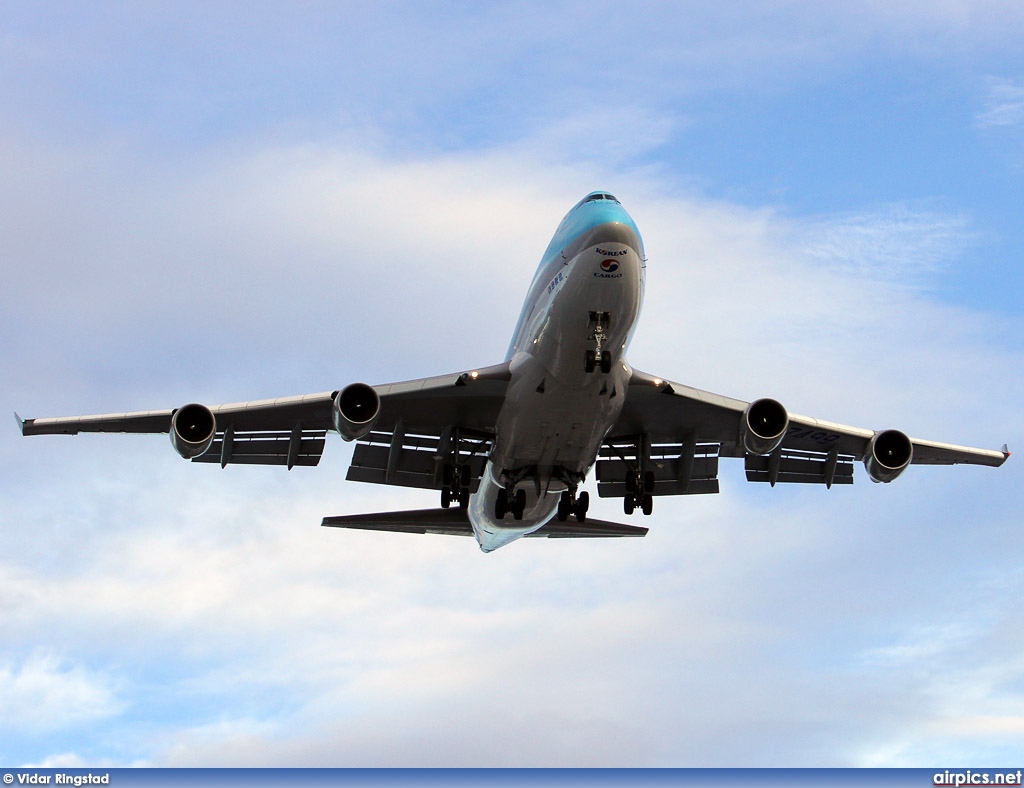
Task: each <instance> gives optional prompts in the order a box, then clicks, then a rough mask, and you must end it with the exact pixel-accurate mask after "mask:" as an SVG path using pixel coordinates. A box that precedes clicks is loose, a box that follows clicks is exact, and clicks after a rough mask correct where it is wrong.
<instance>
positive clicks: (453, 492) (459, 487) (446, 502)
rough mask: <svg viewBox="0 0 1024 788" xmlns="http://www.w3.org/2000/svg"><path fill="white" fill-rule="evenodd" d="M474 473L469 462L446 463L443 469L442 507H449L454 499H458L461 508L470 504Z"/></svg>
mask: <svg viewBox="0 0 1024 788" xmlns="http://www.w3.org/2000/svg"><path fill="white" fill-rule="evenodd" d="M472 481H473V474H472V471H471V470H470V467H469V463H465V464H463V465H453V464H451V463H445V465H444V468H443V469H442V470H441V484H442V485H443V486H442V487H441V508H442V509H447V508H448V507H449V506H451V505H452V501H458V503H459V508H460V509H465V508H467V507H468V506H469V486H470V484H472Z"/></svg>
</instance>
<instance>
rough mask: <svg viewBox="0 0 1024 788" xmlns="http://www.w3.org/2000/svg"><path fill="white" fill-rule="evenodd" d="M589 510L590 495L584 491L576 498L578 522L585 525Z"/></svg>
mask: <svg viewBox="0 0 1024 788" xmlns="http://www.w3.org/2000/svg"><path fill="white" fill-rule="evenodd" d="M589 508H590V493H588V492H587V491H586V490H584V491H583V492H581V493H580V494H579V496H578V497H577V498H576V522H578V523H585V522H586V521H587V509H589Z"/></svg>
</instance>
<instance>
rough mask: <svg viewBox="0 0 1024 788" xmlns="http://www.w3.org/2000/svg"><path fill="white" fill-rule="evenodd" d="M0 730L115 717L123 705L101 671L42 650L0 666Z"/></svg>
mask: <svg viewBox="0 0 1024 788" xmlns="http://www.w3.org/2000/svg"><path fill="white" fill-rule="evenodd" d="M0 708H3V709H4V714H3V715H2V717H0V729H7V731H8V732H9V733H10V732H11V731H13V730H24V729H29V730H34V731H50V730H60V729H65V728H73V727H75V726H78V725H80V724H82V723H85V722H95V721H97V720H101V719H103V718H106V717H111V716H113V715H116V714H117V713H118V712H119V711H121V709H122V708H123V701H121V699H120V698H118V696H117V693H116V691H115V686H114V682H113V681H111V679H110V678H109V677H107V676H105V675H103V674H102V673H96V672H93V671H90V670H88V669H86V668H84V667H82V666H80V665H74V664H68V662H66V661H65V660H62V659H60V658H59V657H57V656H55V655H53V654H50V653H45V652H36V653H33V654H32V655H31V656H29V657H27V658H26V659H24V660H21V661H20V664H19V663H16V662H11V661H7V662H6V664H0Z"/></svg>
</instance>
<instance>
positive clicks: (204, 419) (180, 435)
mask: <svg viewBox="0 0 1024 788" xmlns="http://www.w3.org/2000/svg"><path fill="white" fill-rule="evenodd" d="M216 435H217V420H216V419H215V418H214V417H213V411H212V410H210V409H209V408H208V407H206V406H205V405H200V404H199V403H197V402H193V403H192V404H190V405H184V406H182V407H180V408H178V409H177V410H176V411H174V415H173V416H171V445H172V446H173V447H174V450H175V451H176V452H178V454H180V455H181V456H182V457H184V458H185V459H186V460H191V459H192V458H193V457H198V456H199V455H200V454H203V453H204V452H205V451H206V450H207V449H209V448H210V445H211V444H212V443H213V439H214V437H215V436H216Z"/></svg>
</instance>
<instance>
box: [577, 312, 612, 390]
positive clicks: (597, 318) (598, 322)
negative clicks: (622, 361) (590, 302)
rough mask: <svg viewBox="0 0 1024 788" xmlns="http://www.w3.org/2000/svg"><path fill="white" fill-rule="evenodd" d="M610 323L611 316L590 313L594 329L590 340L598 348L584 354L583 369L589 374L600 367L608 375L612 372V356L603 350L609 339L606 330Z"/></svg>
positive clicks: (605, 313) (604, 313)
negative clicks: (602, 347)
mask: <svg viewBox="0 0 1024 788" xmlns="http://www.w3.org/2000/svg"><path fill="white" fill-rule="evenodd" d="M610 322H611V315H609V314H608V313H607V312H591V313H590V325H591V327H592V329H591V333H590V339H592V340H593V341H594V344H595V345H596V346H597V347H596V349H594V350H587V351H586V352H585V353H584V354H583V369H584V371H585V372H587V374H589V373H591V372H593V371H594V370H595V369H597V368H598V366H600V367H601V371H602V372H603V373H604V374H606V375H607V374H608V373H609V372H611V371H612V354H611V353H610V352H609V351H607V350H602V349H601V346H602V345H603V344H604V342H605V340H606V339H608V334H607V333H606V331H605V329H606V328H607V327H608V324H609V323H610Z"/></svg>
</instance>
